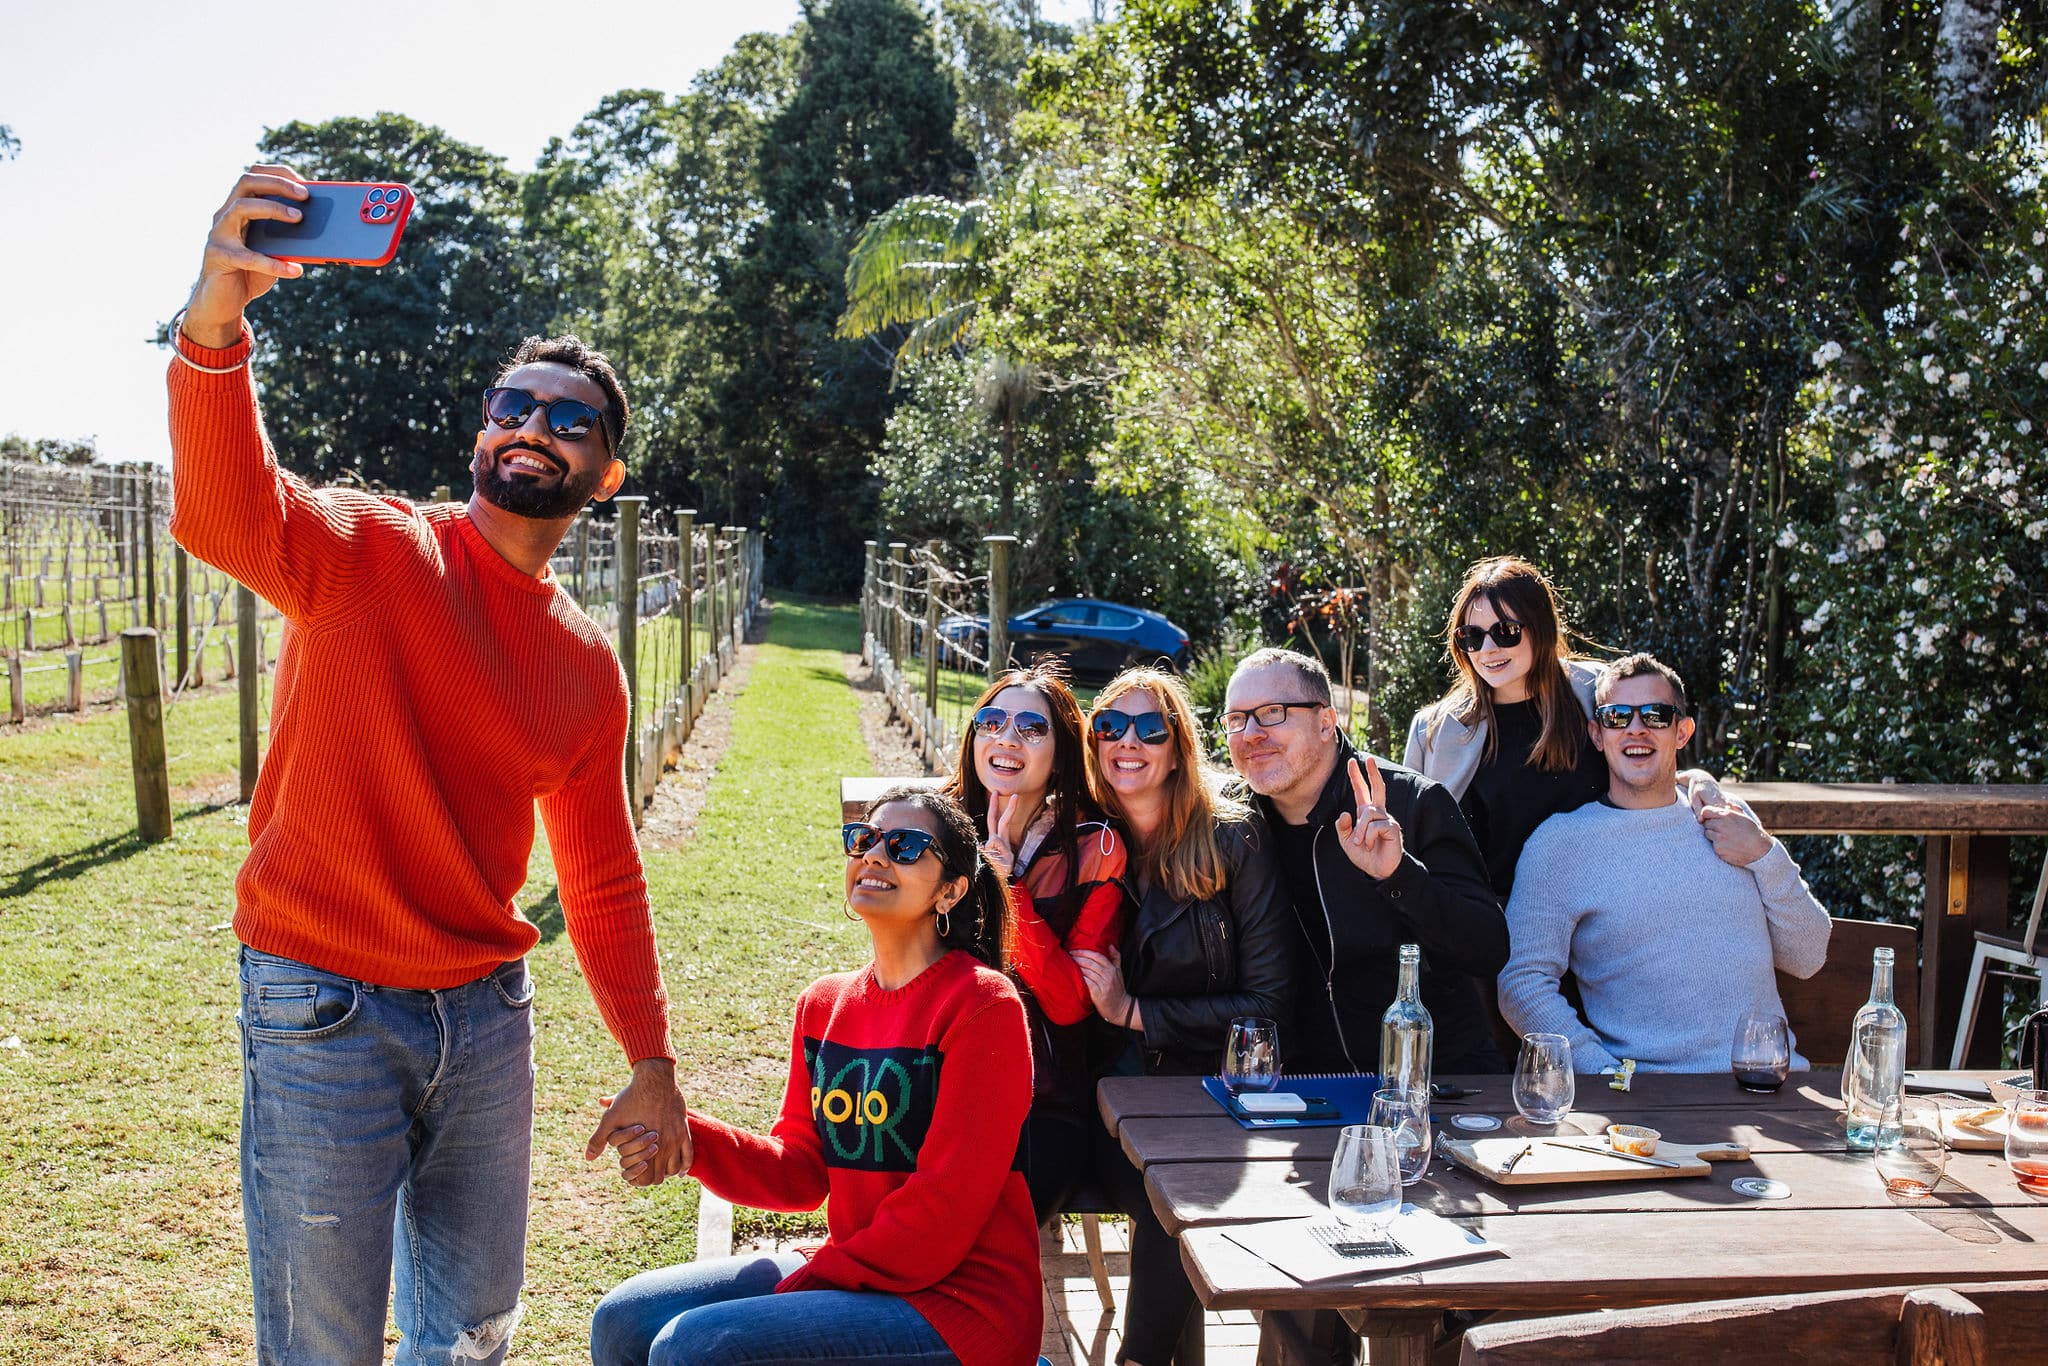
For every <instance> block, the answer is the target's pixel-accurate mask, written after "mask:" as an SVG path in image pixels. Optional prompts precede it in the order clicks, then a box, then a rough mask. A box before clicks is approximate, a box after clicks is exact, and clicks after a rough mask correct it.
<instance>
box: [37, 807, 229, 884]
mask: <svg viewBox="0 0 2048 1366" xmlns="http://www.w3.org/2000/svg"><path fill="white" fill-rule="evenodd" d="M233 805H234V803H233V802H199V803H195V804H194V805H192V806H187V807H184V808H182V809H180V810H177V811H174V812H172V813H171V825H172V827H173V828H176V826H177V823H178V822H179V821H181V820H190V819H192V818H193V817H195V816H210V815H212V814H213V813H214V812H216V811H225V810H226V809H227V808H228V807H230V806H233ZM149 847H150V842H149V841H146V840H144V839H143V838H142V835H141V832H140V830H139V829H138V830H123V831H122V832H121V833H120V834H118V835H109V836H107V837H106V838H105V839H103V840H95V841H93V842H92V843H91V844H87V845H83V846H81V847H80V848H77V849H66V850H64V851H63V852H62V853H57V854H51V855H50V856H49V857H48V858H42V859H37V860H36V861H35V862H34V863H31V864H28V865H27V866H25V867H22V868H17V869H15V870H14V871H13V872H11V873H8V874H6V875H5V876H6V878H7V881H6V882H4V883H0V901H4V900H8V899H10V898H13V897H18V896H27V895H28V894H29V893H30V892H33V891H34V890H36V888H38V887H40V886H42V885H43V884H44V883H46V882H69V881H71V880H72V879H73V878H76V877H80V876H83V875H84V874H86V873H89V872H91V871H92V870H93V869H95V868H104V867H105V866H106V865H108V864H110V863H119V862H120V861H121V860H122V859H125V858H132V857H134V856H135V855H136V854H139V853H141V852H143V851H144V850H145V849H148V848H149Z"/></svg>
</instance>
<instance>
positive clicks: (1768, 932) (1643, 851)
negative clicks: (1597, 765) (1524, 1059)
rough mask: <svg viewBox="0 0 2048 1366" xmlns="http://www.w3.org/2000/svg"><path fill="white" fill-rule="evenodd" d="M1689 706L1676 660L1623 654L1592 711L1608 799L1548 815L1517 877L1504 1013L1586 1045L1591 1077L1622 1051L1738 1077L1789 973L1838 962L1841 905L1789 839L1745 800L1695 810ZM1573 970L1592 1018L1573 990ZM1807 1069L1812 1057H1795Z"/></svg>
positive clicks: (1577, 1061)
mask: <svg viewBox="0 0 2048 1366" xmlns="http://www.w3.org/2000/svg"><path fill="white" fill-rule="evenodd" d="M1685 713H1686V703H1685V685H1684V683H1682V682H1681V681H1680V680H1679V677H1678V675H1677V674H1676V673H1674V672H1672V670H1671V669H1669V668H1667V667H1666V666H1665V665H1663V664H1661V663H1659V662H1658V661H1657V660H1655V659H1653V658H1651V657H1650V656H1649V655H1644V654H1638V655H1630V656H1629V657H1628V658H1626V659H1622V660H1617V661H1616V662H1615V663H1614V664H1612V665H1610V666H1609V667H1608V668H1607V670H1606V671H1605V672H1604V673H1603V674H1602V675H1601V677H1600V680H1599V682H1598V684H1597V685H1596V686H1595V689H1594V708H1593V719H1592V721H1591V729H1592V735H1593V743H1594V744H1595V745H1596V746H1597V747H1598V748H1599V749H1600V752H1601V753H1602V754H1603V755H1604V756H1605V757H1606V759H1607V776H1608V786H1607V795H1606V796H1605V797H1603V798H1602V799H1601V800H1599V801H1598V802H1593V803H1590V804H1588V805H1586V806H1582V807H1580V808H1579V809H1578V810H1576V811H1568V812H1565V813H1564V814H1563V815H1558V816H1552V817H1551V818H1550V819H1549V820H1547V821H1545V822H1544V823H1543V824H1542V825H1541V826H1540V827H1538V828H1537V831H1536V833H1535V834H1534V835H1532V836H1531V837H1530V839H1529V843H1528V846H1527V847H1526V848H1525V849H1524V850H1523V851H1522V861H1521V864H1520V865H1519V867H1518V868H1517V869H1516V872H1515V889H1514V894H1513V896H1512V897H1510V899H1509V901H1508V911H1507V914H1508V935H1509V940H1510V950H1509V955H1508V965H1507V967H1505V968H1503V969H1502V970H1501V974H1500V1009H1501V1014H1503V1015H1505V1016H1506V1017H1507V1021H1508V1023H1509V1024H1511V1025H1513V1026H1514V1028H1515V1031H1516V1032H1517V1033H1521V1034H1529V1033H1536V1032H1542V1033H1550V1034H1562V1035H1564V1036H1565V1037H1566V1038H1567V1039H1569V1040H1571V1046H1572V1067H1573V1070H1575V1071H1578V1072H1582V1073H1598V1072H1606V1071H1612V1070H1615V1069H1618V1068H1619V1067H1620V1066H1621V1060H1622V1059H1623V1058H1634V1059H1635V1060H1636V1062H1637V1064H1638V1065H1639V1066H1640V1067H1642V1068H1643V1069H1644V1070H1646V1071H1655V1072H1720V1071H1724V1070H1726V1069H1727V1067H1728V1065H1729V1047H1730V1045H1731V1044H1732V1043H1733V1042H1734V1037H1735V1026H1736V1023H1737V1022H1738V1021H1739V1020H1740V1019H1741V1018H1742V1016H1743V1015H1744V1014H1745V1013H1747V1012H1749V1011H1752V1010H1768V1011H1774V1012H1776V1013H1778V1014H1783V1013H1784V1007H1783V1005H1782V1004H1781V1003H1780V1002H1779V1000H1778V986H1777V979H1776V977H1775V976H1774V973H1775V972H1777V971H1781V970H1782V971H1784V972H1788V973H1790V974H1792V975H1793V976H1794V977H1800V978H1805V977H1811V976H1813V974H1815V973H1816V972H1819V971H1820V968H1821V964H1822V962H1823V961H1824V960H1825V959H1826V957H1827V948H1828V913H1827V911H1826V910H1825V909H1824V908H1823V907H1822V906H1821V905H1820V903H1819V902H1817V901H1815V900H1814V899H1813V893H1812V892H1810V891H1808V890H1807V887H1806V883H1805V881H1804V879H1802V878H1801V877H1800V876H1799V865H1798V864H1796V863H1794V862H1793V861H1792V856H1791V855H1790V854H1788V853H1786V852H1785V846H1784V845H1783V844H1781V843H1779V842H1778V841H1777V840H1775V839H1773V838H1771V836H1770V834H1769V833H1768V832H1766V831H1765V830H1764V828H1763V826H1762V825H1761V824H1759V823H1758V821H1757V819H1756V816H1755V815H1754V814H1753V813H1752V812H1751V811H1750V810H1749V808H1748V807H1746V806H1744V805H1742V804H1741V803H1740V802H1732V801H1731V802H1730V803H1728V804H1727V805H1721V806H1709V807H1707V808H1705V809H1704V810H1702V811H1701V812H1700V813H1699V814H1698V815H1697V816H1695V815H1694V813H1693V810H1692V808H1691V807H1690V806H1689V805H1687V804H1686V802H1684V801H1683V800H1682V799H1681V798H1680V797H1679V794H1678V755H1679V751H1681V750H1682V749H1684V748H1685V744H1686V741H1688V740H1690V739H1691V738H1692V732H1693V722H1692V718H1691V717H1689V716H1687V715H1686V714H1685ZM1567 970H1569V971H1570V972H1571V973H1572V974H1573V975H1574V976H1576V977H1577V979H1578V983H1579V991H1580V994H1581V997H1582V999H1583V1000H1584V1002H1585V1012H1586V1018H1585V1020H1583V1021H1582V1020H1581V1019H1580V1018H1579V1016H1578V1013H1577V1012H1575V1011H1574V1010H1573V1009H1572V1007H1571V1003H1570V1002H1568V1001H1567V1000H1565V998H1564V996H1563V994H1562V993H1561V992H1560V991H1559V989H1558V982H1559V980H1560V979H1561V978H1562V977H1563V976H1564V974H1565V972H1566V971H1567ZM1588 1021H1590V1022H1591V1025H1592V1028H1590V1029H1589V1028H1587V1022H1588ZM1794 1047H1795V1050H1796V1047H1797V1041H1796V1040H1795V1041H1794ZM1792 1066H1793V1067H1794V1068H1805V1067H1806V1066H1807V1061H1806V1059H1804V1058H1802V1057H1800V1056H1799V1054H1798V1053H1797V1052H1796V1051H1795V1052H1794V1053H1793V1055H1792Z"/></svg>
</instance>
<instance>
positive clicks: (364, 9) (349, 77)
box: [0, 0, 1086, 461]
mask: <svg viewBox="0 0 2048 1366" xmlns="http://www.w3.org/2000/svg"><path fill="white" fill-rule="evenodd" d="M6 9H7V17H6V19H5V20H4V21H0V41H4V43H5V47H6V55H5V57H4V58H0V62H4V67H5V72H6V74H5V78H4V80H0V124H6V125H8V126H9V127H11V128H12V129H13V130H14V135H15V137H17V138H18V139H20V141H21V153H20V155H19V156H18V157H17V158H16V159H14V160H12V161H0V433H6V432H18V433H19V434H21V435H22V436H25V437H68V438H77V437H86V436H92V437H96V438H98V441H99V450H100V455H101V458H102V459H107V460H156V461H166V460H168V459H169V447H168V444H167V439H166V437H165V433H164V379H163V376H164V362H165V359H166V356H165V353H163V352H162V351H159V350H158V349H157V348H156V347H154V346H152V345H150V343H149V338H150V337H151V335H152V334H153V333H154V331H155V328H156V326H157V324H158V323H160V322H162V321H164V320H166V319H168V318H169V317H170V316H171V314H173V313H175V312H176V311H177V309H178V307H179V306H180V305H181V304H182V303H183V302H184V299H185V294H186V293H187V291H188V290H189V289H190V288H191V285H192V279H193V277H194V276H195V275H196V274H197V273H198V269H199V254H200V249H201V248H202V246H203V245H204V244H205V240H206V231H207V227H208V225H209V224H210V223H211V221H212V218H213V211H214V210H215V209H216V208H218V207H219V205H220V202H221V200H222V199H224V198H225V197H226V195H227V192H228V190H229V189H230V188H231V187H232V186H233V184H234V180H235V176H236V175H237V174H238V173H239V172H240V170H241V168H242V167H243V166H245V165H247V164H248V163H249V162H250V161H251V160H252V159H253V158H254V156H255V149H256V141H257V139H258V138H259V137H260V136H261V135H262V132H263V130H264V129H265V128H266V127H272V126H275V125H278V124H282V123H287V122H289V121H291V120H293V119H305V120H308V121H315V122H317V121H319V120H322V119H329V118H334V117H337V116H340V115H351V114H352V115H367V114H374V113H376V112H378V111H379V110H392V111H395V112H398V113H402V114H408V115H410V116H412V117H413V118H416V119H419V120H420V121H422V122H424V123H431V124H437V125H439V126H440V127H442V128H444V129H446V130H447V131H448V132H449V133H451V134H453V135H454V136H455V137H458V138H460V139H462V140H463V141H465V142H469V143H473V144H475V145H477V146H481V147H483V148H485V149H486V150H488V151H491V152H495V153H497V154H498V155H500V156H502V157H504V158H506V160H507V161H508V162H509V163H510V165H511V166H512V168H513V169H515V170H520V171H524V170H528V169H530V168H531V167H532V165H533V162H534V158H535V157H536V156H538V155H539V154H540V151H541V149H542V148H543V147H544V146H546V145H547V140H548V139H549V138H550V137H552V136H556V135H563V136H566V135H567V134H568V132H569V130H570V128H572V127H573V126H574V125H575V123H576V120H577V119H578V118H580V117H582V116H583V115H584V114H585V113H587V112H589V111H590V110H591V109H592V108H594V107H595V106H596V105H597V102H598V101H599V100H600V99H602V98H603V97H604V96H605V95H607V94H610V93H611V92H612V91H614V90H622V89H627V88H635V87H651V88H654V89H657V90H665V91H670V92H675V91H680V90H683V89H685V88H686V87H687V86H688V85H689V83H690V80H691V78H692V77H693V76H695V75H696V73H697V72H699V71H701V70H702V69H704V68H705V67H707V66H710V65H712V64H714V63H715V62H717V61H718V59H719V58H720V57H722V56H724V55H725V53H726V52H727V51H729V50H730V49H731V47H732V45H733V43H734V41H735V40H736V39H738V38H739V37H740V36H741V35H742V34H745V33H750V32H755V31H760V30H768V31H772V32H778V33H779V32H783V31H786V30H787V29H788V28H789V26H790V25H791V24H792V23H794V22H795V21H796V18H797V12H798V5H797V0H583V2H582V3H580V4H575V5H561V4H544V3H540V2H539V0H491V2H490V3H480V2H479V0H412V3H408V4H396V3H391V2H390V0H357V2H356V3H354V4H351V5H346V6H340V5H334V4H320V5H317V6H316V5H313V4H309V3H306V0H274V2H273V3H270V4H261V5H258V4H224V3H204V4H202V3H196V0H69V2H68V3H67V2H66V0H46V3H42V4H34V5H30V4H21V5H8V6H7V7H6ZM1046 9H1047V11H1048V12H1049V13H1050V14H1051V15H1052V16H1053V17H1065V16H1064V14H1063V13H1062V11H1066V10H1069V9H1077V10H1080V11H1081V12H1082V13H1085V12H1086V7H1085V4H1052V5H1048V6H1047V7H1046ZM330 268H331V269H338V267H330ZM287 287H288V285H287Z"/></svg>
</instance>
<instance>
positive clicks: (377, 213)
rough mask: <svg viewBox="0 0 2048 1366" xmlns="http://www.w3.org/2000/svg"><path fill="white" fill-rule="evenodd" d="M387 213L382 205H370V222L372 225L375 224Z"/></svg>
mask: <svg viewBox="0 0 2048 1366" xmlns="http://www.w3.org/2000/svg"><path fill="white" fill-rule="evenodd" d="M387 212H388V210H387V209H385V207H384V206H383V205H382V204H372V205H371V206H370V221H371V222H372V223H375V222H377V221H378V220H379V219H381V218H383V217H384V215H385V214H386V213H387Z"/></svg>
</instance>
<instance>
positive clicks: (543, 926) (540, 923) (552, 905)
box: [526, 887, 568, 944]
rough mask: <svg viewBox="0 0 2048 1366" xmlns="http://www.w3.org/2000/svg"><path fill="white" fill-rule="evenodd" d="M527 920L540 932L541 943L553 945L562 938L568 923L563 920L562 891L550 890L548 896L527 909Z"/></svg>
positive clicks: (557, 888)
mask: <svg viewBox="0 0 2048 1366" xmlns="http://www.w3.org/2000/svg"><path fill="white" fill-rule="evenodd" d="M526 918H527V919H528V920H530V921H532V922H533V927H534V928H535V929H536V930H539V931H540V942H541V943H543V944H552V943H553V942H554V941H555V940H557V939H560V938H561V937H562V931H563V930H565V929H567V928H568V922H567V921H565V920H563V919H562V889H561V888H559V887H550V888H548V894H547V895H546V896H544V897H542V898H541V899H540V900H539V901H537V902H535V903H534V904H533V905H531V906H529V907H527V908H526Z"/></svg>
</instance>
